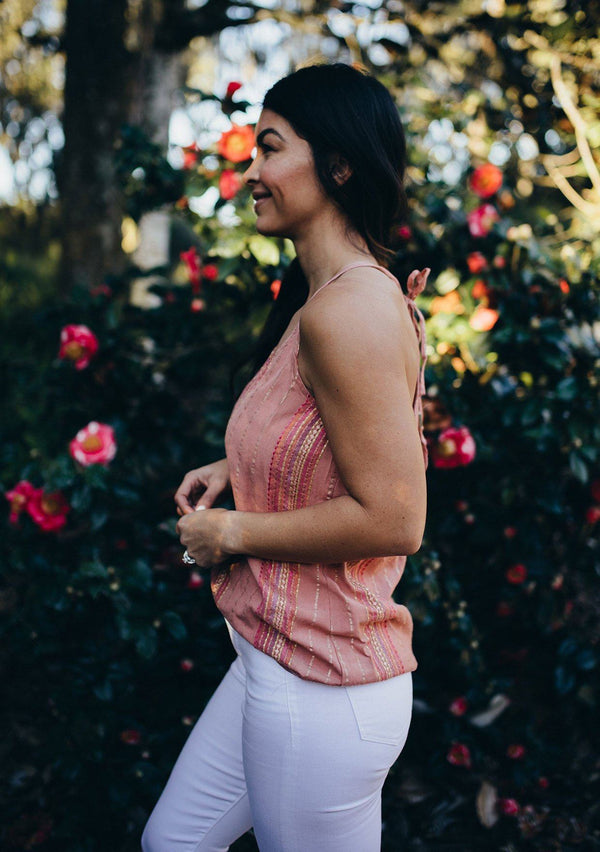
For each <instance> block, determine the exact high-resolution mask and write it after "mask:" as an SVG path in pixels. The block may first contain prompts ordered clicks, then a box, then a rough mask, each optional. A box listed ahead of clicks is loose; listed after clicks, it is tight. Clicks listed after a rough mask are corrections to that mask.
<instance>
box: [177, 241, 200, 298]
mask: <svg viewBox="0 0 600 852" xmlns="http://www.w3.org/2000/svg"><path fill="white" fill-rule="evenodd" d="M179 258H180V260H182V261H183V263H185V265H186V267H187V271H188V277H189V279H190V284H191V285H192V293H193V294H194V296H197V295H198V293H199V292H200V282H201V276H200V256H199V255H198V252H197V251H196V249H195V247H194V246H192V247H191V248H189V249H188V250H187V251H182V252H181V253H180V255H179Z"/></svg>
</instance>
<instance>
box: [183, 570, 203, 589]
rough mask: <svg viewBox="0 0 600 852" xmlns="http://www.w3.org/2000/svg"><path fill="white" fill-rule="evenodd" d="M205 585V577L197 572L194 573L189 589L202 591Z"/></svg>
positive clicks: (189, 582)
mask: <svg viewBox="0 0 600 852" xmlns="http://www.w3.org/2000/svg"><path fill="white" fill-rule="evenodd" d="M203 585H204V577H203V576H202V574H199V573H198V572H197V571H192V572H191V574H190V577H189V580H188V582H187V587H188V589H201V588H202V586H203Z"/></svg>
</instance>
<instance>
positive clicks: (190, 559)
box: [181, 550, 197, 565]
mask: <svg viewBox="0 0 600 852" xmlns="http://www.w3.org/2000/svg"><path fill="white" fill-rule="evenodd" d="M181 558H182V559H183V561H184V562H185V564H186V565H196V564H197V562H196V560H195V559H194V557H193V556H190V554H189V553H188V552H187V550H185V551H184V553H183V556H182V557H181Z"/></svg>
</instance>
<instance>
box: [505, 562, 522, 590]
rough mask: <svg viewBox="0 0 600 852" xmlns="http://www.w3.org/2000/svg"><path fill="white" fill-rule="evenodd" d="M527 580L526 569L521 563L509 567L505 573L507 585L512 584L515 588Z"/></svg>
mask: <svg viewBox="0 0 600 852" xmlns="http://www.w3.org/2000/svg"><path fill="white" fill-rule="evenodd" d="M526 578H527V568H526V567H525V566H524V565H522V564H521V563H517V564H516V565H511V566H510V568H508V569H507V571H506V579H507V580H508V582H509V583H512V584H513V585H515V586H518V585H520V584H521V583H524V582H525V579H526Z"/></svg>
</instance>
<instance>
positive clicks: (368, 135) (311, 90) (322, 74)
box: [253, 62, 408, 372]
mask: <svg viewBox="0 0 600 852" xmlns="http://www.w3.org/2000/svg"><path fill="white" fill-rule="evenodd" d="M263 109H269V110H271V111H272V112H276V113H277V114H278V115H280V116H281V117H282V118H284V119H285V120H286V121H287V122H289V124H291V126H292V127H293V129H294V131H295V132H296V133H297V134H298V136H300V137H301V138H302V139H305V140H306V141H307V142H308V144H309V145H310V148H311V151H312V155H313V158H314V161H315V169H316V173H317V176H318V178H319V181H320V182H321V185H322V186H323V189H324V191H325V193H326V194H327V195H328V196H329V197H330V198H331V199H332V200H333V201H334V202H335V203H336V204H337V206H338V207H339V208H340V209H341V210H342V212H343V213H344V214H345V216H346V217H347V220H348V223H349V226H350V227H351V228H353V229H354V230H356V231H357V232H358V233H359V234H360V235H361V237H363V239H364V240H365V242H366V244H367V246H368V248H369V251H370V252H371V254H372V255H373V256H374V257H375V258H376V260H377V262H378V263H380V264H381V265H382V266H387V265H388V263H389V261H390V259H391V258H392V257H393V254H394V252H393V251H392V250H391V249H390V248H389V243H390V232H391V229H392V227H393V226H394V225H398V224H400V223H401V222H403V221H404V220H405V219H406V215H407V210H408V202H407V199H406V193H405V191H404V185H403V184H404V173H405V169H406V141H405V137H404V131H403V129H402V124H401V122H400V117H399V115H398V108H397V107H396V104H395V103H394V100H393V98H392V96H391V95H390V93H389V92H388V90H387V89H386V88H385V86H384V85H383V84H382V83H380V82H379V81H378V80H376V79H375V78H374V77H371V76H369V75H368V74H366V73H365V72H363V71H359V70H358V69H356V68H354V67H353V66H351V65H344V64H343V63H339V62H338V63H335V64H332V65H324V64H319V65H310V66H307V67H306V68H300V69H298V70H297V71H294V72H293V73H292V74H289V75H288V76H287V77H284V78H283V79H281V80H279V81H278V82H277V83H275V85H274V86H272V88H270V89H269V91H268V92H267V94H266V95H265V99H264V101H263ZM335 155H338V156H340V157H341V158H343V159H344V160H345V161H346V162H347V163H348V164H349V166H350V168H351V170H352V173H351V175H350V177H349V178H348V179H347V180H346V181H345V182H344V183H343V184H342V185H339V184H338V183H337V182H336V181H335V179H334V176H333V173H332V157H333V156H335ZM307 295H308V282H307V280H306V277H305V276H304V273H303V272H302V268H301V267H300V264H299V263H298V260H294V261H292V263H291V264H290V265H289V266H288V268H287V270H286V272H285V274H284V275H283V277H282V280H281V289H280V291H279V296H278V298H277V300H276V301H275V303H274V305H273V308H272V310H271V313H270V314H269V316H268V317H267V321H266V323H265V326H264V328H263V330H262V332H261V335H260V336H259V339H258V341H257V346H256V351H255V356H254V358H253V372H256V371H257V370H258V369H260V367H261V366H262V364H263V363H264V362H265V360H266V359H267V357H268V355H269V353H270V352H271V350H272V349H273V347H274V346H276V344H277V343H278V341H279V340H280V339H281V335H282V334H283V332H284V331H285V329H286V328H287V326H288V324H289V321H290V319H291V318H292V316H293V314H294V313H295V312H296V311H297V310H298V308H300V307H301V306H302V305H303V304H304V302H305V300H306V297H307Z"/></svg>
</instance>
